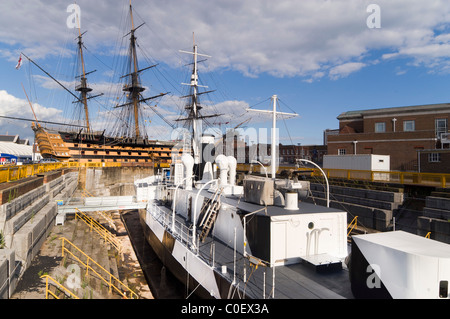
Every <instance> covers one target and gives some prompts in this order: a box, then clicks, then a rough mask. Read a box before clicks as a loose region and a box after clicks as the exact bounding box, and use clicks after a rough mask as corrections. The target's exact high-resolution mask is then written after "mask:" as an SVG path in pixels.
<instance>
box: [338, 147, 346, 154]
mask: <svg viewBox="0 0 450 319" xmlns="http://www.w3.org/2000/svg"><path fill="white" fill-rule="evenodd" d="M346 153H347V151H346V149H345V148H340V149H338V155H345V154H346Z"/></svg>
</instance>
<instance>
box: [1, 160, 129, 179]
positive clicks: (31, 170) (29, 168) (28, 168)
mask: <svg viewBox="0 0 450 319" xmlns="http://www.w3.org/2000/svg"><path fill="white" fill-rule="evenodd" d="M121 166H122V163H120V162H111V163H110V162H99V163H78V162H58V163H46V164H29V165H16V166H5V167H2V166H0V183H6V182H11V181H16V180H19V179H22V178H27V177H30V176H33V175H36V174H40V173H46V172H50V171H54V170H58V169H62V168H82V167H121Z"/></svg>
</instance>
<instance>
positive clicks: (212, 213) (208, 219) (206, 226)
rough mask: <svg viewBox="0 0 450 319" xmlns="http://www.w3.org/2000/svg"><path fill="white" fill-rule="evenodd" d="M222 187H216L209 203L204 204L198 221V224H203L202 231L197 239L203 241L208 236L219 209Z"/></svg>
mask: <svg viewBox="0 0 450 319" xmlns="http://www.w3.org/2000/svg"><path fill="white" fill-rule="evenodd" d="M222 191H223V188H220V189H219V188H218V189H217V190H216V192H215V193H214V196H213V198H212V199H211V200H210V202H209V204H207V205H205V206H206V212H205V215H204V216H203V219H202V222H201V223H200V226H203V228H202V232H201V233H200V236H199V239H200V241H201V242H202V243H203V242H205V239H206V237H207V236H208V234H209V232H210V230H211V228H212V226H213V225H214V222H215V221H216V218H217V213H218V212H219V209H220V205H221V203H220V195H221V194H222Z"/></svg>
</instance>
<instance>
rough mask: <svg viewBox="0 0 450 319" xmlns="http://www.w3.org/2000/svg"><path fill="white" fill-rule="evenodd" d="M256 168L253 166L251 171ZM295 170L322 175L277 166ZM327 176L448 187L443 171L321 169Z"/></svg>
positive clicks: (449, 176) (448, 178) (314, 173)
mask: <svg viewBox="0 0 450 319" xmlns="http://www.w3.org/2000/svg"><path fill="white" fill-rule="evenodd" d="M237 169H238V170H239V171H245V172H248V171H249V169H250V164H238V166H237ZM256 169H258V168H257V167H255V166H254V167H253V169H252V171H255V170H256ZM293 169H294V170H296V171H306V172H312V173H311V174H312V176H316V177H322V173H321V172H320V171H319V170H318V169H317V168H314V167H308V168H305V167H299V168H295V167H293V166H279V167H278V170H277V172H278V173H280V172H282V171H283V170H293ZM323 170H324V171H325V173H326V175H327V177H328V178H344V179H352V180H363V181H370V182H387V183H398V184H411V185H428V186H436V187H442V188H446V187H450V174H444V173H418V172H401V171H386V172H385V171H365V170H351V169H334V168H324V169H323Z"/></svg>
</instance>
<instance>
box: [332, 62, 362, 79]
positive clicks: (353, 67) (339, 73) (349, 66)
mask: <svg viewBox="0 0 450 319" xmlns="http://www.w3.org/2000/svg"><path fill="white" fill-rule="evenodd" d="M365 66H366V64H364V63H361V62H349V63H344V64H341V65H338V66H335V67H334V68H332V69H331V70H330V73H329V74H330V78H331V79H332V80H337V79H339V78H344V77H346V76H348V75H349V74H350V73H353V72H356V71H359V70H361V69H362V68H363V67H365Z"/></svg>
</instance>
